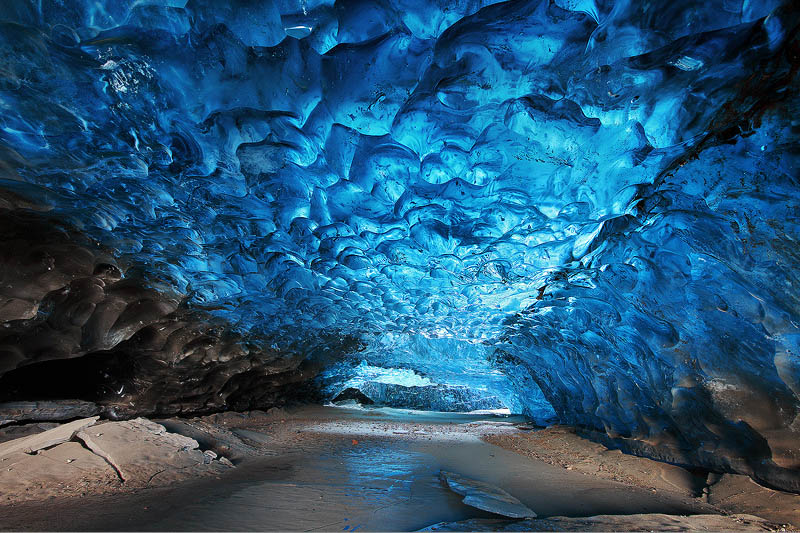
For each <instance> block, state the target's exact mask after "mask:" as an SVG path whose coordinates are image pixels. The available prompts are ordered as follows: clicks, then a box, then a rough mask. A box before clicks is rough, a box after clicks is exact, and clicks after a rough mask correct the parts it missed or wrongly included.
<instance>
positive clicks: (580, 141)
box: [0, 0, 800, 441]
mask: <svg viewBox="0 0 800 533" xmlns="http://www.w3.org/2000/svg"><path fill="white" fill-rule="evenodd" d="M779 4H780V2H778V1H777V0H764V1H757V2H756V1H751V0H709V1H707V2H695V1H690V0H669V1H667V0H665V1H658V2H656V1H648V2H639V1H635V0H629V1H626V0H620V1H617V2H612V1H611V0H556V1H554V2H553V1H548V0H541V1H538V0H537V1H510V2H501V3H493V2H490V1H481V0H396V1H390V0H383V1H372V0H370V1H366V0H349V1H339V0H337V1H335V2H334V1H326V0H300V1H297V0H276V1H274V2H270V1H255V0H254V1H244V0H242V1H235V2H234V1H231V2H218V1H215V0H137V1H133V0H107V1H103V0H38V1H33V0H31V1H25V0H13V1H5V2H2V5H0V21H3V22H2V24H3V27H2V29H3V31H2V32H0V36H2V41H0V58H2V59H0V106H1V107H0V109H2V111H1V112H0V157H2V169H3V173H4V174H3V176H5V178H4V179H3V182H2V184H1V185H2V186H3V187H6V188H11V189H13V190H16V191H18V192H20V193H21V194H23V195H26V196H28V197H30V198H33V199H36V200H37V201H39V202H42V203H45V204H47V205H49V206H51V207H52V214H54V215H56V216H61V217H65V218H66V219H68V220H71V221H72V222H73V223H74V224H75V225H76V226H78V227H79V228H80V229H82V230H83V231H85V232H86V233H88V234H90V235H91V236H93V237H95V238H97V239H98V240H99V241H100V242H102V243H103V244H105V245H107V246H110V247H113V248H114V249H115V250H116V251H117V253H118V256H119V260H120V262H121V263H122V264H125V265H130V268H135V269H137V270H139V271H142V272H145V273H146V275H147V276H149V279H150V281H151V283H152V284H154V285H157V286H159V287H162V288H171V289H174V290H176V291H178V292H180V293H183V294H186V296H187V299H188V304H189V305H190V306H194V307H195V308H202V309H207V310H208V311H210V312H212V313H214V314H216V315H218V316H220V317H222V318H225V319H227V320H228V321H229V322H230V323H232V324H234V325H235V326H236V327H237V328H238V329H240V330H241V331H243V332H245V333H251V334H252V335H253V336H254V338H261V337H268V338H270V339H280V341H279V342H285V343H287V344H290V343H291V341H292V340H293V339H305V338H308V339H313V338H315V336H316V335H317V334H323V333H324V334H329V333H335V334H342V335H345V334H348V335H355V336H359V337H362V338H363V339H364V343H365V344H366V345H367V347H368V348H367V350H366V351H365V352H363V353H358V354H354V355H352V357H351V358H350V359H348V360H347V362H345V363H342V365H343V366H342V367H341V368H342V369H343V370H342V372H343V373H342V375H341V378H342V381H346V380H347V379H350V377H351V375H350V374H348V372H350V371H351V370H352V369H353V368H354V367H356V366H357V365H358V362H359V361H361V360H365V361H368V364H370V365H373V366H380V367H383V368H405V369H410V370H414V371H416V372H418V373H419V374H420V375H423V376H426V377H427V378H428V379H431V380H433V381H435V382H436V383H445V382H447V383H452V384H454V385H457V384H459V383H461V384H464V385H467V386H473V387H478V386H481V385H480V384H483V385H482V386H484V387H486V388H487V390H489V389H491V390H492V391H494V392H496V393H498V394H502V395H504V398H507V400H508V401H509V402H513V401H518V402H519V404H518V405H519V410H522V411H525V412H529V413H532V412H534V411H535V410H536V409H538V408H539V407H541V402H540V399H541V395H542V394H544V397H545V398H546V399H547V401H549V402H550V403H551V404H552V405H553V407H554V408H555V410H556V412H557V413H558V414H559V416H560V417H561V418H562V420H564V421H567V422H574V423H581V424H586V425H589V426H592V427H596V428H600V429H606V430H608V431H609V432H615V433H617V434H636V435H648V434H656V433H659V432H662V431H665V430H667V431H673V432H674V433H675V434H677V435H678V436H677V437H676V439H677V440H678V441H680V439H681V438H683V437H684V436H687V435H691V436H692V438H694V439H696V440H698V439H699V440H702V439H704V438H709V439H714V438H717V437H715V435H717V436H719V435H720V434H726V432H728V431H729V429H728V428H729V426H730V427H731V428H733V429H730V431H740V430H741V428H742V427H744V426H742V425H741V424H745V425H746V426H747V427H748V428H750V429H752V430H754V431H755V432H758V433H759V434H762V435H768V434H769V432H770V431H772V430H774V429H781V428H786V427H788V426H789V425H790V424H791V423H792V421H793V420H794V417H795V416H796V415H797V414H798V394H800V359H799V357H800V356H799V355H798V346H799V344H800V330H799V329H798V327H799V326H800V313H799V312H798V310H799V309H800V300H799V299H798V297H799V296H800V292H798V287H800V279H798V272H800V270H798V264H799V263H800V257H799V256H798V252H797V243H798V241H800V225H799V224H798V223H799V222H800V211H799V210H798V202H797V200H798V197H799V196H798V167H797V160H798V157H799V155H798V150H797V146H798V134H799V133H800V132H799V131H798V128H800V126H799V125H798V121H797V118H796V117H797V116H798V111H799V110H800V106H798V98H797V91H796V78H793V76H795V74H794V72H795V71H794V70H792V68H791V64H790V63H791V61H796V59H794V60H793V59H792V57H795V56H793V55H792V53H793V52H791V50H793V48H792V46H795V48H794V50H796V46H797V37H796V26H797V14H796V12H793V11H792V10H791V9H790V8H791V2H787V3H786V5H785V6H784V8H783V9H781V8H779ZM770 13H772V14H770ZM794 53H795V55H796V52H794ZM787 80H788V81H787ZM421 339H426V340H425V341H424V342H423V341H422V340H421ZM436 339H440V340H441V343H443V344H441V345H439V346H435V347H434V348H431V346H430V344H431V343H434V340H436ZM276 342H277V341H276ZM393 343H394V345H397V346H399V349H397V350H394V351H392V350H389V349H386V346H389V345H393ZM447 343H451V344H449V345H446V344H447ZM430 353H435V354H439V357H436V358H434V357H430V356H429V354H430ZM348 369H349V370H348ZM448 380H449V381H448ZM540 389H541V390H540ZM515 398H516V400H515ZM515 405H517V404H515ZM687 413H695V414H696V413H704V415H703V416H702V417H697V416H695V417H694V418H691V417H689V418H687ZM706 414H707V416H706ZM737 424H738V425H737ZM712 426H713V429H708V428H712ZM734 426H735V427H734ZM737 428H738V429H737ZM750 429H747V431H750Z"/></svg>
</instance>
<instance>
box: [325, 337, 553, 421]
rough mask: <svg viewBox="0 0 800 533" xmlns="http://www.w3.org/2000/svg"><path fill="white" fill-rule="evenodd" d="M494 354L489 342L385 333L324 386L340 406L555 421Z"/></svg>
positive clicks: (532, 388)
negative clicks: (494, 359)
mask: <svg viewBox="0 0 800 533" xmlns="http://www.w3.org/2000/svg"><path fill="white" fill-rule="evenodd" d="M492 353H493V351H492V350H490V348H489V347H488V346H487V345H485V344H482V343H475V342H469V341H464V340H459V339H452V338H429V337H426V336H424V335H400V334H388V335H383V336H380V337H377V338H376V339H375V340H374V341H373V342H372V343H371V344H369V345H368V346H367V348H366V349H365V350H364V351H362V352H359V353H358V354H355V355H356V356H355V357H354V358H353V359H351V360H349V361H343V362H339V363H337V364H335V365H334V366H332V367H330V368H329V369H328V370H327V371H326V372H324V373H323V374H322V376H321V378H320V379H321V382H322V383H321V385H322V390H323V391H324V393H325V395H326V396H327V399H328V400H329V401H330V402H331V403H332V404H333V405H336V406H341V407H359V408H373V407H389V408H397V409H407V410H412V411H441V412H449V413H453V412H459V413H469V412H482V413H486V412H492V413H495V414H499V415H503V414H508V415H514V414H522V415H526V416H528V417H531V418H533V419H534V420H537V421H540V422H546V421H549V420H552V419H553V418H554V417H555V412H554V411H553V408H552V407H551V405H550V403H549V402H548V401H547V399H546V398H545V397H544V395H543V394H542V392H541V390H540V389H539V387H538V386H537V385H536V383H534V382H530V380H527V381H528V382H526V383H524V388H525V401H524V402H523V401H522V399H521V397H520V393H519V390H520V388H519V385H520V383H516V382H515V376H513V375H508V374H506V373H503V372H501V371H499V370H498V369H497V368H496V367H495V366H493V364H492V361H491V355H492ZM531 398H533V399H535V401H531Z"/></svg>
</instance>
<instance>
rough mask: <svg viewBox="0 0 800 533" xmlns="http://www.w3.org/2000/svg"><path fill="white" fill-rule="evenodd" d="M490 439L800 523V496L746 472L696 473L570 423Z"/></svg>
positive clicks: (663, 490)
mask: <svg viewBox="0 0 800 533" xmlns="http://www.w3.org/2000/svg"><path fill="white" fill-rule="evenodd" d="M485 440H486V441H487V442H489V443H491V444H494V445H496V446H500V447H501V448H504V449H506V450H511V451H514V452H516V453H519V454H521V455H524V456H526V457H529V458H531V459H534V460H538V461H543V462H545V463H548V464H550V465H554V466H557V467H560V468H562V469H565V470H568V471H572V472H579V473H581V474H584V475H589V476H593V477H596V478H600V479H607V480H612V481H615V482H619V483H624V484H626V485H629V486H632V487H639V488H643V489H646V490H650V491H652V492H654V493H656V492H657V493H660V494H668V493H672V494H678V495H681V496H683V497H690V498H693V499H696V500H698V501H703V502H705V503H708V504H710V505H712V506H713V507H715V508H716V509H718V510H719V512H722V513H746V514H753V515H757V516H760V517H763V518H766V519H768V520H770V521H772V522H776V523H781V524H790V525H792V526H793V527H798V526H800V495H797V494H793V493H789V492H783V491H776V490H771V489H769V488H767V487H764V486H762V485H759V484H758V483H756V482H754V481H753V480H752V479H750V478H749V477H748V476H744V475H738V474H717V473H713V472H712V473H709V472H705V471H694V472H691V471H689V470H687V469H685V468H682V467H680V466H677V465H673V464H669V463H665V462H659V461H654V460H651V459H647V458H644V457H639V456H635V455H628V454H624V453H622V452H621V451H619V450H612V449H608V448H606V447H605V446H603V445H602V444H598V443H596V442H593V441H590V440H588V439H585V438H583V437H581V436H579V435H578V434H577V433H576V430H575V429H574V428H571V427H568V426H551V427H548V428H546V429H542V430H533V431H524V432H518V433H515V434H505V435H487V436H486V437H485ZM609 527H611V526H609ZM656 529H660V528H656ZM726 529H727V528H726Z"/></svg>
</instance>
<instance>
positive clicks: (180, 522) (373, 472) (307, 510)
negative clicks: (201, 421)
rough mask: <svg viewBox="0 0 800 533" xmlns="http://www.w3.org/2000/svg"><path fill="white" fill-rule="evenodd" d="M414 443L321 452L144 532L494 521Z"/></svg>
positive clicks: (365, 444)
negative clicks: (450, 485)
mask: <svg viewBox="0 0 800 533" xmlns="http://www.w3.org/2000/svg"><path fill="white" fill-rule="evenodd" d="M412 445H413V443H407V442H394V443H391V446H389V444H388V443H386V442H359V443H358V444H357V445H352V444H351V445H350V446H348V447H336V448H331V449H328V450H320V451H319V453H318V455H317V456H316V457H314V459H313V463H311V462H308V461H307V460H306V461H303V462H299V463H295V464H293V465H292V466H291V468H288V469H281V470H279V471H270V470H269V469H267V470H265V472H264V474H265V475H267V476H268V477H269V478H270V479H265V480H263V481H259V482H254V483H247V484H242V485H240V486H237V487H235V488H234V490H233V491H232V492H230V493H229V494H211V495H209V496H208V497H203V498H202V499H201V500H199V501H196V502H191V503H189V504H188V505H186V506H185V507H182V508H179V509H175V510H174V511H173V512H172V513H171V514H170V515H169V516H168V517H167V518H165V519H163V520H161V521H159V522H155V523H151V524H148V525H147V526H146V529H148V530H164V529H166V530H220V529H223V530H232V531H241V530H298V529H302V530H305V531H314V530H327V531H331V530H333V531H366V530H372V531H374V530H395V531H397V530H415V529H419V528H422V527H424V526H426V525H430V524H433V523H436V522H440V521H444V520H461V519H465V518H469V517H475V516H486V517H491V516H492V515H489V514H487V513H483V512H482V511H478V510H476V509H473V508H470V507H467V506H465V505H464V504H462V503H461V501H460V497H458V496H457V495H455V494H453V493H452V492H450V491H449V490H447V489H445V488H444V487H443V486H442V485H441V483H440V482H439V479H438V471H439V467H440V465H439V464H438V462H437V460H436V459H435V458H434V457H433V456H432V455H430V454H428V453H423V452H419V451H414V450H412V449H409V448H410V446H412ZM306 459H309V458H308V457H307V458H306Z"/></svg>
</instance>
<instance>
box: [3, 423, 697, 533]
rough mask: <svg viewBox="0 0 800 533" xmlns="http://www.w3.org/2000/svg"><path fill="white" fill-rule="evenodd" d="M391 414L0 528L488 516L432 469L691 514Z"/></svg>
mask: <svg viewBox="0 0 800 533" xmlns="http://www.w3.org/2000/svg"><path fill="white" fill-rule="evenodd" d="M467 421H470V420H467ZM471 421H473V422H474V417H473V419H472V420H471ZM394 422H397V417H396V416H395V415H391V414H388V415H387V414H382V415H380V416H378V417H376V416H374V415H373V416H372V417H364V416H363V415H362V414H358V413H352V414H348V413H341V414H339V413H337V415H336V417H335V418H333V419H330V420H325V421H322V422H318V423H313V424H309V425H307V426H306V427H304V428H303V429H302V430H298V431H300V433H298V437H297V439H296V440H292V441H288V442H284V443H282V449H284V450H285V452H283V453H281V454H280V455H278V456H275V457H268V458H259V459H252V460H250V461H246V462H243V463H242V464H240V465H239V466H238V467H237V468H236V469H234V470H233V471H232V472H231V473H230V474H229V475H225V476H223V477H222V478H220V479H214V480H204V481H197V482H189V483H184V484H181V485H178V486H175V487H172V488H170V489H152V490H145V491H142V492H140V493H136V494H121V495H114V496H103V497H91V498H84V499H80V500H70V501H55V502H53V503H52V505H49V504H48V505H47V512H46V514H43V513H42V512H41V511H42V504H41V503H40V504H38V509H39V512H37V504H34V503H29V504H20V505H18V506H15V509H16V510H15V513H14V515H13V516H8V515H6V518H7V519H10V521H8V520H5V519H2V518H0V528H2V529H62V530H70V529H71V530H173V531H181V530H199V531H203V530H206V531H208V530H230V531H244V530H300V531H314V530H325V531H356V530H357V531H379V530H391V531H403V530H405V531H409V530H416V529H419V528H422V527H425V526H427V525H430V524H434V523H437V522H442V521H456V520H463V519H467V518H474V517H494V516H495V515H490V514H489V513H485V512H483V511H479V510H477V509H474V508H471V507H468V506H466V505H464V504H462V503H461V501H460V497H459V496H457V495H455V494H454V493H452V492H450V491H449V490H448V489H446V488H445V487H444V486H443V485H442V484H441V483H440V481H439V479H438V473H439V470H440V469H446V470H450V471H453V472H458V473H460V474H463V475H466V476H468V477H472V478H475V479H479V480H482V481H486V482H489V483H493V484H495V485H498V486H500V487H502V488H504V489H505V490H507V491H508V492H510V493H511V494H512V495H514V496H516V497H517V498H519V499H520V500H521V501H522V502H523V503H525V504H526V505H528V506H529V507H530V508H532V509H534V510H535V511H536V512H537V513H538V514H539V515H540V516H554V515H564V516H590V515H595V514H631V513H667V514H692V513H698V512H701V510H700V508H699V507H698V504H697V503H695V502H692V501H691V500H688V499H686V498H681V497H680V496H677V495H670V494H658V493H653V492H651V491H649V490H647V489H643V488H636V487H630V486H626V485H623V484H621V483H617V482H614V481H610V480H603V479H598V478H596V477H593V476H588V475H585V474H581V473H578V472H571V471H568V470H565V469H563V468H559V467H556V466H553V465H549V464H547V463H544V462H542V461H537V460H534V459H530V458H527V457H524V456H521V455H519V454H516V453H513V452H510V451H506V450H504V449H502V448H499V447H497V446H494V445H491V444H488V443H486V442H483V441H481V440H480V439H479V435H478V434H477V433H479V431H478V430H476V431H474V432H473V431H466V432H464V433H463V434H462V433H459V434H453V432H452V431H451V430H452V428H453V427H459V428H461V427H466V425H465V424H464V422H465V419H456V420H455V422H456V424H455V425H454V424H451V422H453V420H447V419H439V420H435V419H434V420H427V421H426V420H425V419H422V418H420V419H414V422H415V424H414V426H413V427H410V429H397V428H398V426H396V425H391V424H392V423H394ZM386 423H390V425H388V426H387V425H385V424H386ZM387 428H388V429H387ZM403 432H406V433H403ZM354 439H355V440H356V441H357V443H354ZM3 522H5V523H3Z"/></svg>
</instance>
